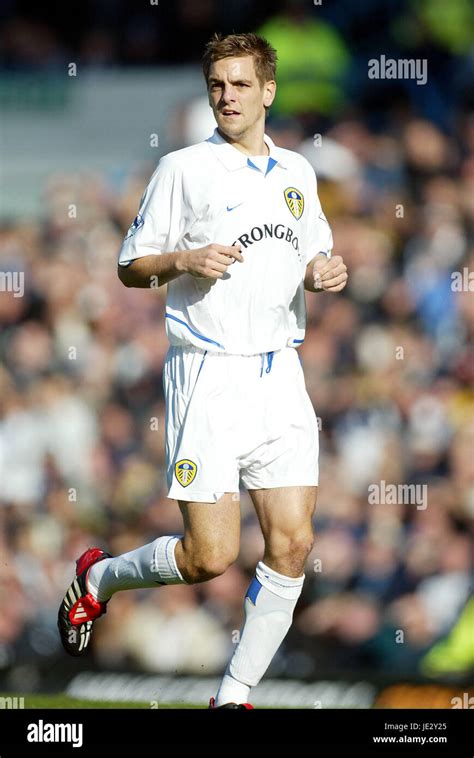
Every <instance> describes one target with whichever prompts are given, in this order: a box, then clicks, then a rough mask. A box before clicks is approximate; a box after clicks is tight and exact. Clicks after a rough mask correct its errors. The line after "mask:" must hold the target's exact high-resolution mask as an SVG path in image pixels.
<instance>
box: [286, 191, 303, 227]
mask: <svg viewBox="0 0 474 758" xmlns="http://www.w3.org/2000/svg"><path fill="white" fill-rule="evenodd" d="M284 195H285V200H286V204H287V206H288V208H289V210H290V212H291V214H292V215H293V216H294V217H295V218H296V219H297V220H298V219H299V218H301V216H302V215H303V210H304V197H303V193H302V192H300V191H299V190H297V189H296V187H287V188H286V190H285V192H284Z"/></svg>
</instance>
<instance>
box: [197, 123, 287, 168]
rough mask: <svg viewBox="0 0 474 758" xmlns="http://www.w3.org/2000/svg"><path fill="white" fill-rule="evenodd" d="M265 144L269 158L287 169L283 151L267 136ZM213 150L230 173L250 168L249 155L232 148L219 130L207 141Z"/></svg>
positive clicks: (215, 130) (265, 135)
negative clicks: (282, 154)
mask: <svg viewBox="0 0 474 758" xmlns="http://www.w3.org/2000/svg"><path fill="white" fill-rule="evenodd" d="M263 139H264V141H265V144H266V145H267V146H268V149H269V151H270V154H269V156H268V157H269V158H272V160H273V161H275V164H278V165H279V166H281V168H287V167H286V164H285V161H284V160H282V157H281V151H280V149H279V148H278V147H277V146H276V145H275V143H274V142H273V140H272V139H270V137H269V136H268V135H267V134H264V135H263ZM206 142H207V143H208V145H209V147H210V148H211V150H212V151H213V152H214V154H215V155H216V157H217V158H218V159H219V160H220V161H221V163H223V164H224V166H225V167H226V169H227V170H228V171H236V170H237V169H239V168H245V167H247V166H248V157H249V156H248V155H245V153H241V152H240V150H237V148H236V147H232V145H230V144H229V143H228V142H227V141H226V140H225V139H224V138H223V137H221V135H220V134H219V131H218V129H217V128H216V129H214V134H213V135H212V137H209V139H207V140H206Z"/></svg>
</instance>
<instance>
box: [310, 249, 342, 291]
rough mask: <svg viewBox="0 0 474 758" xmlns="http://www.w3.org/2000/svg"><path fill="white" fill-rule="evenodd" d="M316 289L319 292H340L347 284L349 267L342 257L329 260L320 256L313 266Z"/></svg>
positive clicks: (337, 256)
mask: <svg viewBox="0 0 474 758" xmlns="http://www.w3.org/2000/svg"><path fill="white" fill-rule="evenodd" d="M313 281H314V288H315V289H316V290H318V291H321V290H324V291H325V292H340V291H341V290H343V289H344V287H345V286H346V284H347V266H346V264H345V263H344V261H343V259H342V257H341V256H340V255H335V256H334V257H333V258H329V259H328V258H327V257H326V256H325V255H322V254H321V255H318V256H317V257H316V260H315V261H314V265H313Z"/></svg>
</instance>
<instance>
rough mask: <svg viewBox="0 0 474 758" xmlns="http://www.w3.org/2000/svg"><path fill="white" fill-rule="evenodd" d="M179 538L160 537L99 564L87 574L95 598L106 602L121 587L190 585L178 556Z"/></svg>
mask: <svg viewBox="0 0 474 758" xmlns="http://www.w3.org/2000/svg"><path fill="white" fill-rule="evenodd" d="M179 540H180V537H177V536H173V537H158V539H156V540H155V541H154V542H150V543H149V544H148V545H143V547H138V548H137V549H136V550H130V552H129V553H124V554H123V555H118V556H117V557H116V558H104V559H103V560H102V561H99V562H98V563H95V564H94V565H93V566H92V567H91V569H90V571H89V574H88V576H87V588H88V590H89V592H90V593H91V595H92V597H94V598H95V599H96V600H99V601H101V602H103V601H105V600H109V598H111V597H112V595H113V594H114V593H115V592H118V591H119V590H132V589H139V588H146V587H157V586H158V585H159V584H186V582H185V580H184V579H183V577H182V575H181V572H180V571H179V569H178V566H177V564H176V559H175V555H174V551H175V547H176V544H177V542H179Z"/></svg>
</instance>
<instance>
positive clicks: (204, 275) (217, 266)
mask: <svg viewBox="0 0 474 758" xmlns="http://www.w3.org/2000/svg"><path fill="white" fill-rule="evenodd" d="M240 250H241V247H240V245H232V246H229V245H218V244H217V243H216V242H213V243H211V244H210V245H206V247H200V248H198V249H197V250H191V251H190V252H186V253H184V255H183V269H184V271H185V272H186V273H187V274H191V276H194V277H196V279H222V278H223V277H224V274H225V273H226V272H227V269H228V267H229V266H230V265H231V264H232V263H235V261H239V263H243V260H244V259H243V256H242V254H241V252H240Z"/></svg>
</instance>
